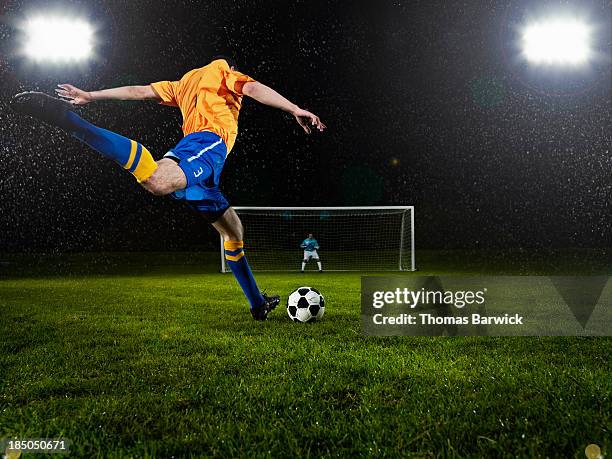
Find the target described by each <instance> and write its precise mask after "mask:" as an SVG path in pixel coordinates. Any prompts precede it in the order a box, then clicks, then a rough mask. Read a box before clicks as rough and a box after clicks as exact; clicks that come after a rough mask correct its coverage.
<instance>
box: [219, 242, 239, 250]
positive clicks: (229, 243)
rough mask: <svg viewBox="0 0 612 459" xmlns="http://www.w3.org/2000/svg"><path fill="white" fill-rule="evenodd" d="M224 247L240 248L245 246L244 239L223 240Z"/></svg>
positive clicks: (226, 248) (229, 248) (227, 248)
mask: <svg viewBox="0 0 612 459" xmlns="http://www.w3.org/2000/svg"><path fill="white" fill-rule="evenodd" d="M223 247H225V250H232V251H233V250H238V249H241V248H243V247H244V242H243V241H223Z"/></svg>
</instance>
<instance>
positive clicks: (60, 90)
mask: <svg viewBox="0 0 612 459" xmlns="http://www.w3.org/2000/svg"><path fill="white" fill-rule="evenodd" d="M57 86H58V87H57V89H56V90H55V92H56V93H57V95H58V96H60V97H63V98H64V99H66V100H68V102H70V103H71V104H73V105H85V104H88V103H89V102H93V101H96V100H111V99H115V100H158V101H159V100H161V98H160V97H159V96H158V95H157V93H156V92H155V91H153V88H152V87H151V85H146V86H122V87H119V88H111V89H102V90H101V91H83V90H82V89H79V88H77V87H75V86H72V85H71V84H58V85H57Z"/></svg>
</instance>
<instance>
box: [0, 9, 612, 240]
mask: <svg viewBox="0 0 612 459" xmlns="http://www.w3.org/2000/svg"><path fill="white" fill-rule="evenodd" d="M51 3H52V2H28V1H23V2H18V1H3V2H0V11H1V13H2V21H1V23H0V40H1V45H0V91H1V92H0V99H1V100H0V118H1V124H0V130H1V136H2V137H1V138H2V142H1V146H0V195H1V197H2V199H1V200H0V251H41V250H44V251H71V250H108V249H112V250H120V251H122V250H142V249H145V250H165V249H190V248H207V247H214V245H213V244H216V243H217V241H218V239H217V236H215V234H214V233H213V231H212V230H211V229H210V228H209V227H208V225H207V224H206V222H205V221H204V220H203V219H202V218H201V217H199V216H198V215H197V214H195V213H193V212H192V211H190V210H189V209H187V208H186V207H184V206H183V205H181V204H180V203H179V202H176V201H173V200H172V199H170V198H159V197H155V196H152V195H149V194H147V193H146V192H145V191H144V190H142V189H141V188H140V187H139V186H138V185H137V184H136V183H135V181H134V179H133V178H132V177H131V176H130V175H129V174H127V173H125V172H123V171H122V170H120V168H119V167H118V166H117V165H116V164H114V163H112V162H111V161H109V160H107V159H105V158H103V157H101V156H100V155H99V154H97V153H95V152H93V151H91V150H89V149H88V147H86V146H84V145H81V144H80V143H78V142H77V141H75V140H73V139H71V138H69V137H68V136H67V135H65V134H63V133H61V132H59V131H56V130H54V129H52V128H49V127H47V126H42V125H38V124H37V123H36V122H35V121H34V120H31V119H26V118H20V117H18V116H16V115H14V114H13V113H10V112H9V109H8V108H7V100H8V99H9V98H10V96H12V95H13V94H14V93H16V92H19V91H23V90H41V91H46V92H48V93H52V90H53V88H54V87H55V85H56V84H57V83H72V84H74V85H76V86H78V87H82V88H83V89H100V88H107V87H112V86H118V85H128V84H147V83H149V82H153V81H158V80H166V79H178V78H180V76H182V74H183V73H185V72H186V71H188V70H190V69H192V68H195V67H200V66H202V65H205V64H206V63H207V62H208V61H209V60H210V58H211V57H212V56H213V55H215V54H219V53H233V54H235V55H236V57H237V60H238V63H239V68H240V70H241V71H243V72H245V73H247V74H249V75H250V76H252V77H254V78H255V79H257V80H259V81H261V82H263V83H265V84H268V85H270V86H272V87H273V88H275V89H277V90H278V91H279V92H281V93H282V94H283V95H285V96H286V97H288V98H289V99H291V100H292V101H294V102H296V103H297V104H298V105H300V106H302V107H304V108H307V109H309V110H312V111H314V112H315V113H316V114H317V115H319V116H320V117H321V119H322V120H323V122H324V123H325V124H326V125H327V126H328V129H327V131H326V132H325V133H324V134H313V135H312V136H307V135H305V134H304V133H303V132H302V130H301V128H300V127H299V126H298V125H297V124H296V123H295V122H294V121H293V119H292V118H291V117H290V116H288V115H286V114H284V113H282V112H280V111H276V110H273V109H271V108H268V107H264V106H260V105H258V104H257V103H256V102H254V101H252V100H247V98H245V102H244V106H243V110H242V112H241V115H240V133H239V136H238V141H237V143H236V146H235V148H234V150H233V152H232V153H231V155H230V156H229V157H228V160H227V162H226V165H225V170H224V173H223V177H222V190H223V191H224V192H225V193H226V195H227V197H228V199H229V200H230V202H231V203H232V204H234V205H258V206H267V205H269V206H282V205H291V206H296V205H303V206H315V205H316V206H336V205H414V206H415V207H416V222H417V228H416V229H417V247H428V248H499V247H514V248H549V247H550V248H558V247H609V246H610V244H611V242H612V230H611V225H610V222H611V216H612V212H611V204H610V203H611V202H612V128H611V126H612V77H611V75H612V72H611V62H612V56H611V51H610V49H611V45H612V39H611V32H610V30H612V11H611V10H612V8H611V7H610V4H609V2H607V1H605V0H600V1H589V0H586V1H585V0H580V1H575V2H521V1H515V2H512V1H509V2H508V1H493V0H489V1H464V2H458V1H439V2H438V1H431V0H426V1H419V2H408V1H397V0H396V1H377V2H369V3H359V2H348V1H346V2H317V1H293V2H287V1H280V0H279V1H268V2H264V1H254V0H250V1H236V2H229V1H207V2H199V1H185V2H173V1H167V0H166V1H157V0H151V1H132V0H130V1H107V2H70V1H61V2H57V3H53V4H52V6H51V7H50V6H49V5H50V4H51ZM179 3H180V6H179ZM559 10H561V11H572V12H576V14H580V15H584V17H586V18H587V19H588V20H589V21H590V22H591V23H592V24H593V25H594V34H593V38H594V48H595V50H596V53H597V54H596V57H595V59H593V61H592V62H591V63H590V64H589V65H587V66H586V67H584V68H580V69H573V70H563V69H557V70H552V69H542V68H533V67H530V66H528V65H527V64H526V63H525V62H523V60H522V58H521V56H520V50H519V47H518V43H519V34H520V31H519V30H520V26H521V25H522V24H524V23H525V21H527V20H528V19H529V18H530V17H534V16H536V17H537V16H538V15H540V14H543V13H544V12H547V11H559ZM41 11H60V12H62V13H63V14H66V15H68V14H74V15H77V16H79V17H85V18H88V19H90V20H91V21H92V22H94V23H95V24H96V26H97V32H96V37H97V46H96V58H95V59H94V60H92V61H89V62H88V63H86V64H82V65H76V64H73V65H55V66H53V65H49V64H33V63H31V62H29V61H28V60H27V59H26V58H24V57H23V56H21V55H20V54H19V52H18V51H19V47H20V39H21V34H20V31H19V30H18V25H19V23H20V22H21V21H23V19H24V18H26V17H28V16H29V15H32V14H34V13H36V12H41ZM80 113H81V114H82V116H84V117H85V118H87V119H89V120H90V121H92V122H94V123H96V124H98V125H100V126H102V127H105V128H107V129H110V130H113V131H116V132H119V133H121V134H123V135H126V136H127V137H130V138H133V139H136V140H138V141H140V142H142V143H143V144H144V145H146V146H147V147H148V148H149V150H150V151H151V152H152V153H153V155H154V157H156V158H160V157H161V156H162V155H163V154H164V153H165V152H166V151H167V150H168V149H169V148H171V147H172V146H173V145H174V144H176V143H177V142H178V141H179V140H180V138H181V131H180V124H181V119H180V112H179V111H178V110H177V109H173V108H169V107H163V106H160V105H157V104H155V103H151V102H118V101H117V102H103V103H102V102H98V103H94V104H90V105H87V106H85V107H83V108H81V110H80ZM247 231H248V228H247Z"/></svg>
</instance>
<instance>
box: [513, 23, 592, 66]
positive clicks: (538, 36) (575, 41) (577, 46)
mask: <svg viewBox="0 0 612 459" xmlns="http://www.w3.org/2000/svg"><path fill="white" fill-rule="evenodd" d="M523 54H524V56H525V58H526V59H527V60H528V61H529V62H531V63H534V64H544V65H580V64H584V63H585V62H587V61H588V60H589V58H590V57H591V49H590V28H589V27H588V26H587V25H586V24H585V23H584V22H580V21H578V20H575V19H553V20H549V21H545V22H537V23H534V24H531V25H529V26H527V27H526V28H525V30H524V31H523Z"/></svg>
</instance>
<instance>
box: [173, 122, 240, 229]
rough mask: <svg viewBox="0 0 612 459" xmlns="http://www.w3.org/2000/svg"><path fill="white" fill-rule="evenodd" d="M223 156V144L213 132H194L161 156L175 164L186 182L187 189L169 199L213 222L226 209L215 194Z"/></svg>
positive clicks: (224, 155)
mask: <svg viewBox="0 0 612 459" xmlns="http://www.w3.org/2000/svg"><path fill="white" fill-rule="evenodd" d="M226 156H227V147H226V146H225V142H224V141H223V139H222V138H221V137H219V136H218V135H217V134H215V133H213V132H194V133H192V134H189V135H188V136H185V137H183V139H182V140H181V141H180V142H179V143H177V144H176V146H175V147H174V148H173V149H171V150H170V151H169V152H168V153H166V154H165V155H164V158H171V159H173V160H174V161H176V162H177V163H178V165H179V167H180V168H181V169H182V170H183V172H184V173H185V177H186V178H187V186H186V187H185V188H184V189H182V190H177V191H175V192H174V193H172V195H171V196H172V197H173V198H174V199H179V200H181V201H185V202H186V203H187V204H188V205H189V206H190V207H192V208H193V209H195V210H196V211H198V212H202V213H204V214H206V216H207V218H208V219H209V220H212V221H215V220H216V219H217V218H219V217H220V216H221V215H222V214H223V212H225V211H226V210H227V208H228V207H229V206H230V205H229V202H227V199H225V196H223V193H221V191H220V190H219V177H220V176H221V171H222V170H223V165H224V164H225V157H226Z"/></svg>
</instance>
